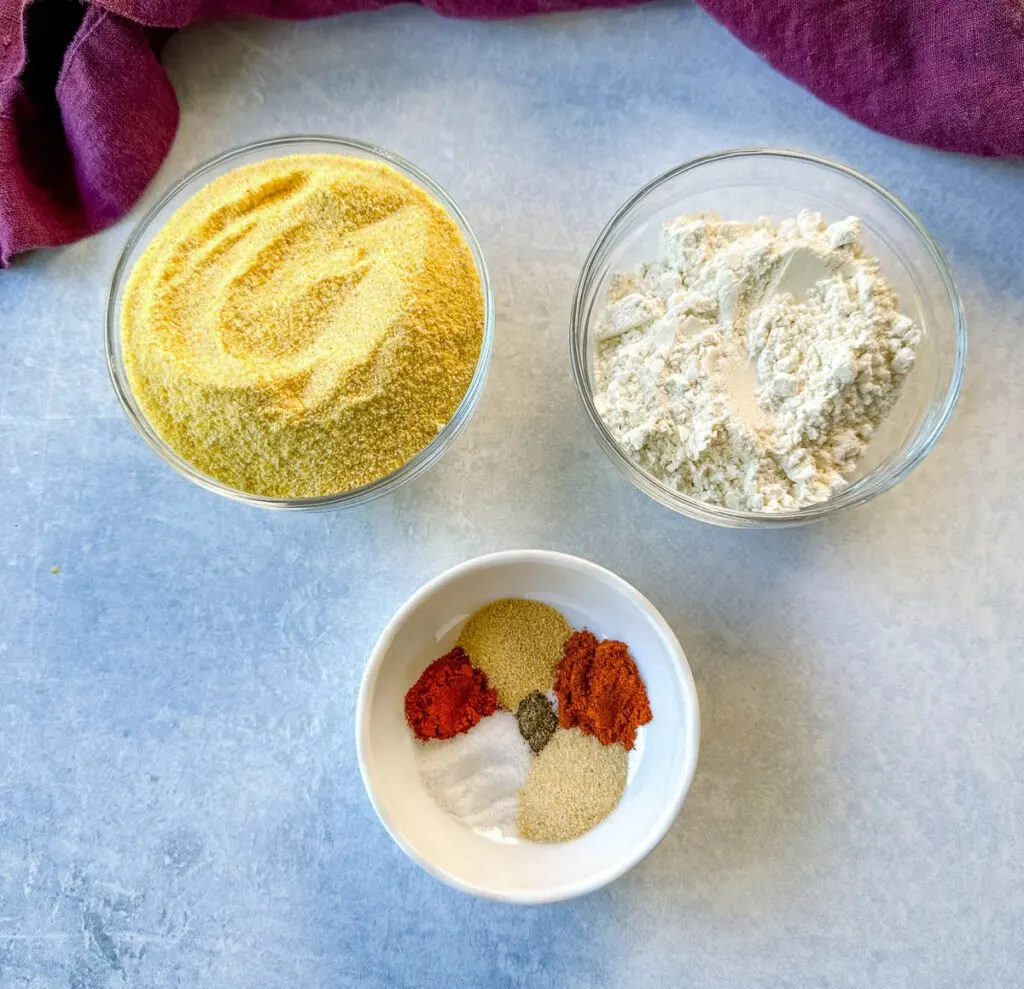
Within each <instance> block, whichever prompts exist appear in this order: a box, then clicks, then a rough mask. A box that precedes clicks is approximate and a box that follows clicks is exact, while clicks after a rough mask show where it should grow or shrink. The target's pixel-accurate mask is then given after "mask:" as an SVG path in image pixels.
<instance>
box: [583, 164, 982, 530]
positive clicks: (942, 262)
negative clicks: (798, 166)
mask: <svg viewBox="0 0 1024 989" xmlns="http://www.w3.org/2000/svg"><path fill="white" fill-rule="evenodd" d="M744 158H746V159H751V160H754V159H765V158H775V159H779V160H781V161H797V162H801V163H805V164H810V165H812V166H817V167H820V168H824V169H826V170H828V171H833V172H837V173H839V174H841V175H843V176H844V177H846V178H849V179H853V180H854V181H855V182H857V183H859V184H860V185H862V186H864V187H866V188H867V189H868V190H869V191H870V192H873V193H875V195H877V196H879V197H880V198H881V199H883V200H884V201H885V202H886V203H888V204H889V205H890V206H891V207H892V208H893V209H895V211H896V212H897V213H898V214H899V215H900V216H901V217H902V218H903V220H904V221H905V222H906V223H907V224H908V225H909V226H910V228H911V229H912V230H913V231H914V232H915V233H916V234H917V236H918V239H919V241H920V243H921V244H922V245H923V246H924V247H925V249H926V250H927V252H928V254H929V256H930V258H931V260H932V262H933V263H934V265H935V268H936V270H937V271H938V274H939V276H940V278H941V280H942V284H943V287H944V288H945V290H946V296H947V302H948V304H949V306H950V309H951V311H952V315H953V333H954V336H955V358H954V366H953V373H952V376H951V379H950V382H949V385H948V387H947V388H946V393H945V395H944V396H943V398H942V403H941V407H940V412H939V415H938V418H937V419H936V420H935V422H934V423H933V424H932V426H931V427H930V429H929V430H928V432H927V434H926V435H925V436H924V438H923V440H922V442H921V443H920V445H919V448H918V449H916V450H914V451H913V453H912V455H911V456H908V457H906V459H905V460H903V461H902V462H900V463H897V464H895V465H894V464H891V463H889V462H888V461H883V462H882V463H880V464H878V465H877V466H876V467H875V468H874V469H873V470H871V471H869V472H868V473H867V474H865V475H864V476H863V477H861V478H858V479H857V480H856V481H854V482H853V483H852V484H851V485H850V486H849V487H847V488H844V489H843V490H842V491H840V492H839V493H838V494H836V495H835V496H834V497H832V498H830V499H829V500H828V501H824V502H820V503H818V504H815V505H808V506H805V507H803V508H798V509H795V510H793V511H788V512H753V511H744V510H740V509H734V508H726V507H724V506H721V505H714V504H711V503H709V502H704V501H700V500H699V499H697V498H693V497H691V496H689V495H685V494H682V493H680V492H678V491H675V490H673V489H672V488H670V487H669V486H668V485H666V484H664V483H663V482H662V481H660V480H658V479H657V478H656V477H654V476H653V475H652V474H649V473H648V472H647V471H646V470H644V469H643V468H642V467H641V466H640V465H639V464H637V463H636V462H635V461H633V460H632V459H631V458H630V457H628V456H627V455H626V453H625V452H624V451H623V449H622V448H621V446H620V445H619V443H618V441H617V440H616V439H615V438H614V437H613V436H612V434H611V432H610V431H609V429H608V427H607V426H606V425H605V424H604V420H603V419H602V418H601V416H600V413H598V411H597V406H596V405H595V404H594V398H593V394H592V390H591V386H590V379H589V376H588V374H587V354H586V348H585V346H584V342H585V340H586V337H587V332H588V326H587V314H588V313H587V311H586V309H587V307H586V298H585V297H586V295H587V293H588V291H589V289H590V287H591V283H592V282H593V280H594V277H595V275H596V274H597V270H598V266H599V262H600V261H601V259H602V257H603V255H604V254H605V252H606V249H610V248H611V247H612V246H613V245H614V240H615V237H616V235H617V233H618V231H619V227H620V225H621V223H622V222H623V220H625V219H626V217H627V216H628V215H629V214H630V213H631V212H632V211H633V209H634V208H635V207H636V206H638V205H639V204H640V203H641V202H643V201H644V200H645V199H646V198H647V196H648V195H650V194H651V193H653V192H654V191H655V190H657V189H659V188H660V187H661V186H663V185H665V184H666V183H668V182H671V181H672V180H673V179H676V178H678V177H679V176H681V175H684V174H685V173H687V172H690V171H694V170H696V169H698V168H702V167H705V166H708V165H714V164H716V163H718V162H722V161H726V160H730V159H744ZM569 356H570V361H571V363H572V375H573V383H574V384H575V386H576V393H577V396H578V397H579V399H580V402H581V403H582V404H583V408H584V411H585V412H586V414H587V415H586V418H587V420H588V421H589V423H590V426H591V428H592V429H593V430H594V432H595V434H596V436H597V439H598V441H599V443H600V445H601V446H602V448H603V449H604V450H605V452H606V453H607V454H608V455H609V456H610V457H611V458H612V461H613V462H614V463H615V464H616V466H617V467H619V469H620V470H622V471H623V472H624V473H625V474H626V476H627V477H629V479H630V480H631V481H632V482H633V483H634V485H636V486H637V487H638V488H640V489H641V490H642V491H643V492H644V493H645V494H647V495H649V496H650V497H652V498H653V499H654V500H655V501H658V502H659V503H660V504H662V505H664V506H665V507H666V508H670V509H672V510H673V511H676V512H678V513H680V514H682V515H686V516H688V517H690V518H693V519H697V520H700V521H704V522H710V523H712V524H714V525H722V526H729V527H733V528H748V527H761V526H765V527H767V526H775V527H782V526H791V525H802V524H804V523H807V522H813V521H815V520H818V519H822V518H824V517H826V516H828V515H832V514H834V513H836V512H838V511H841V510H843V509H846V508H852V507H854V506H855V505H862V504H864V503H865V502H867V501H870V500H871V499H872V498H875V497H877V496H878V495H880V494H884V493H885V492H886V491H889V490H891V489H892V488H894V487H895V486H896V485H897V484H898V483H899V482H900V481H902V480H903V479H904V478H906V477H907V476H908V475H909V474H910V473H911V472H912V471H913V470H914V469H915V468H916V467H917V466H918V465H919V464H920V463H921V461H922V460H923V459H924V458H925V457H926V456H927V455H928V454H929V453H930V452H931V450H932V449H933V448H934V446H935V444H936V443H937V442H938V440H939V437H940V436H941V435H942V432H943V430H944V429H945V428H946V425H947V423H948V422H949V419H950V416H951V415H952V414H953V409H954V407H955V406H956V403H957V399H958V397H959V395H960V389H961V386H962V384H963V378H964V369H965V364H966V360H967V324H966V319H965V317H964V312H963V304H962V302H961V300H960V294H959V292H958V291H957V288H956V283H955V281H954V279H953V273H952V270H951V269H950V266H949V262H948V261H946V258H945V255H944V254H943V253H942V249H941V248H940V247H939V245H938V244H937V243H936V241H935V239H934V238H933V237H932V235H931V234H930V233H929V232H928V230H927V229H926V227H925V226H924V224H923V223H922V222H921V220H920V218H919V217H918V216H917V214H916V213H914V212H913V211H912V210H911V209H910V208H909V207H908V206H906V205H905V204H904V203H903V202H902V201H901V200H900V199H898V198H897V197H896V196H895V195H893V194H892V193H891V192H889V191H888V190H887V189H886V188H884V187H883V186H881V185H879V183H877V182H876V181H875V180H874V179H872V178H869V177H868V176H867V175H864V174H863V173H862V172H858V171H857V170H856V169H854V168H851V167H850V166H849V165H844V164H842V163H841V162H838V161H832V160H831V159H829V158H823V157H821V156H820V155H814V154H810V153H808V152H805V151H797V150H791V149H787V148H760V147H749V148H730V149H727V150H723V151H716V152H713V153H711V154H707V155H701V156H699V157H697V158H692V159H690V160H689V161H686V162H683V163H682V164H680V165H676V166H674V167H672V168H670V169H668V170H667V171H665V172H662V173H661V174H660V175H658V176H656V177H655V178H653V179H652V180H651V181H649V182H647V183H646V184H644V185H643V186H641V187H640V188H639V189H638V190H637V191H636V192H634V193H633V194H632V195H631V196H630V197H629V198H628V199H627V200H626V201H625V202H624V203H623V204H622V205H621V206H620V207H619V208H618V209H617V210H616V211H615V212H614V213H613V214H612V217H611V219H610V220H609V221H608V222H607V223H606V224H605V225H604V227H603V229H602V230H601V232H600V234H598V236H597V239H596V241H595V242H594V245H593V247H591V249H590V251H589V253H588V254H587V257H586V260H585V261H584V263H583V268H582V269H581V271H580V276H579V278H578V280H577V282H576V290H575V292H574V294H573V300H572V309H571V313H570V318H569ZM933 406H934V403H933ZM918 429H920V424H918ZM916 440H917V434H915V436H914V440H912V442H914V441H916ZM884 469H889V470H890V471H891V473H890V474H889V475H888V476H886V477H885V478H884V480H883V481H882V483H878V482H879V475H880V473H881V472H882V471H883V470H884ZM872 481H874V483H872Z"/></svg>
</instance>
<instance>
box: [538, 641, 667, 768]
mask: <svg viewBox="0 0 1024 989" xmlns="http://www.w3.org/2000/svg"><path fill="white" fill-rule="evenodd" d="M555 694H556V695H557V697H558V723H559V724H560V725H561V726H562V727H563V728H576V727H578V728H579V729H580V730H581V731H584V732H586V733H588V734H590V735H596V736H597V738H598V741H600V742H601V744H602V745H611V744H613V743H614V742H621V743H622V745H623V746H624V747H625V748H626V749H631V748H633V744H634V743H635V742H636V730H637V728H638V727H639V726H640V725H645V724H647V722H648V721H650V720H651V718H652V715H651V705H650V702H649V701H648V699H647V690H646V688H645V687H644V682H643V680H642V679H641V678H640V671H639V670H638V669H637V668H636V663H635V662H634V661H633V657H632V656H630V654H629V648H628V647H627V646H626V643H625V642H618V641H616V640H614V639H606V640H605V641H604V642H598V641H597V636H595V635H594V634H593V633H592V632H588V631H587V630H586V629H583V630H582V631H579V632H574V633H573V634H572V635H571V636H570V637H569V639H568V641H567V642H566V643H565V654H564V656H563V657H562V661H561V663H559V665H558V673H557V676H556V679H555Z"/></svg>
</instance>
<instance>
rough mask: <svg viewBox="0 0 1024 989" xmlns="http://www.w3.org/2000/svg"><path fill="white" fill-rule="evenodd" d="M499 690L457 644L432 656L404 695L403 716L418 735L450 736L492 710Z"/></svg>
mask: <svg viewBox="0 0 1024 989" xmlns="http://www.w3.org/2000/svg"><path fill="white" fill-rule="evenodd" d="M497 706H498V693H497V691H495V690H491V689H490V688H489V687H488V686H487V675H486V674H485V673H484V672H483V671H482V670H478V669H477V668H476V667H475V666H473V664H472V663H470V661H469V657H468V656H467V655H466V654H465V653H464V652H463V651H462V650H461V649H459V648H458V647H456V648H455V649H453V650H452V651H451V652H450V653H447V654H445V655H444V656H442V657H441V658H440V659H435V660H434V662H432V663H431V664H430V665H429V666H428V667H427V668H426V669H425V670H424V671H423V673H422V675H421V676H420V678H419V679H418V680H417V681H416V682H415V683H414V684H413V685H412V686H411V687H410V688H409V690H408V692H407V693H406V695H405V720H406V721H408V722H409V727H410V728H411V729H412V730H413V733H414V734H415V735H416V737H417V738H419V739H421V740H423V741H427V740H428V739H431V738H452V737H453V736H454V735H458V734H460V733H461V732H464V731H469V729H470V728H472V727H473V726H474V725H475V724H476V723H477V722H478V721H479V720H480V719H481V718H485V717H487V716H488V715H489V714H494V711H495V708H496V707H497Z"/></svg>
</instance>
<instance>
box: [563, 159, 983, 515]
mask: <svg viewBox="0 0 1024 989" xmlns="http://www.w3.org/2000/svg"><path fill="white" fill-rule="evenodd" d="M801 209H814V210H818V211H820V212H821V213H822V214H823V215H824V217H825V219H826V221H829V222H831V221H833V220H839V219H842V218H843V217H846V216H849V215H854V216H858V217H860V218H861V220H862V222H863V235H862V243H863V244H864V246H865V248H866V249H867V250H868V251H869V252H870V253H872V254H874V255H875V256H876V257H877V258H878V259H879V261H880V262H881V265H882V273H883V274H884V275H885V276H886V277H887V278H888V280H889V281H890V283H891V284H892V286H893V288H894V289H895V291H896V293H897V295H898V297H899V301H900V310H901V311H902V312H903V313H905V314H906V315H907V316H910V317H911V318H912V319H914V320H915V322H917V324H918V325H919V326H920V328H921V331H922V335H921V343H920V347H919V350H918V357H917V362H916V364H915V366H914V368H913V370H912V371H911V372H910V374H909V375H908V376H907V378H906V380H905V382H904V387H903V393H902V394H901V396H900V398H899V401H898V402H897V403H896V406H895V408H894V409H893V411H892V413H891V414H890V416H889V418H888V419H887V420H886V421H885V422H884V423H882V424H881V425H880V426H879V427H878V429H877V430H876V432H875V435H874V436H873V438H872V440H871V442H870V444H869V445H868V448H867V450H866V452H865V455H864V457H863V458H862V460H861V462H860V464H859V465H858V470H857V473H855V474H854V475H853V476H852V477H851V483H850V484H849V486H848V487H846V488H844V489H843V490H842V491H840V492H839V493H837V494H836V495H834V496H833V497H832V498H831V499H829V500H828V501H825V502H822V503H820V504H816V505H811V506H808V507H805V508H800V509H796V510H793V511H787V512H776V513H769V512H751V511H741V510H735V509H729V508H725V507H722V506H719V505H713V504H709V503H707V502H704V501H700V500H698V499H696V498H693V497H690V496H688V495H685V494H681V493H679V492H678V491H675V490H673V489H672V488H670V487H669V486H667V485H666V484H663V483H662V482H661V481H659V480H658V479H656V478H655V477H653V476H652V475H651V474H649V473H648V472H647V471H646V470H644V469H643V468H642V467H641V466H640V465H639V464H637V463H636V462H635V461H634V460H632V459H631V458H630V456H629V455H628V454H627V453H626V452H625V451H624V450H623V449H622V448H621V447H620V446H619V444H618V443H617V442H616V440H615V438H614V437H613V436H612V434H611V432H610V431H609V430H608V428H607V427H606V426H605V424H604V422H603V421H602V419H601V416H600V415H599V414H598V411H597V407H596V406H595V404H594V355H595V350H596V334H595V329H594V323H595V319H596V316H597V313H598V312H599V310H600V307H601V305H602V304H603V302H604V298H605V294H606V292H607V289H608V283H609V281H610V279H611V276H612V275H613V274H615V273H616V272H620V271H625V270H631V269H633V268H634V267H635V266H636V264H637V263H638V262H640V261H645V260H648V261H649V260H654V259H655V258H657V257H658V253H659V252H658V235H659V233H660V229H661V226H662V224H663V223H664V222H665V221H667V220H671V219H674V218H675V217H677V216H680V215H681V214H684V213H697V212H702V211H706V210H714V211H715V212H717V213H718V214H720V215H721V216H722V218H723V219H726V220H747V221H753V220H756V219H757V218H758V217H759V216H768V217H769V218H771V219H773V220H776V221H778V220H781V219H784V218H785V217H787V216H794V215H796V213H797V212H799V211H800V210H801ZM570 332H571V340H570V349H571V359H572V369H573V377H574V379H575V383H576V390H577V392H578V393H579V397H580V400H581V401H582V403H583V407H584V409H585V410H586V414H587V418H588V419H589V421H590V424H591V426H592V427H593V429H594V431H595V432H596V434H597V438H598V440H599V442H600V444H601V446H602V447H603V448H604V450H605V452H606V453H607V454H608V455H609V456H610V457H611V459H612V461H613V462H614V463H615V464H616V466H618V467H619V468H620V469H621V470H622V471H623V472H624V473H625V474H626V476H627V477H628V478H629V479H630V480H631V481H632V482H633V483H634V484H635V485H636V486H637V487H638V488H640V490H641V491H644V492H645V493H646V494H648V495H650V496H651V497H652V498H654V499H655V500H656V501H658V502H660V503H661V504H663V505H665V506H667V507H668V508H671V509H672V510H673V511H676V512H679V513H680V514H682V515H687V516H689V517H690V518H694V519H700V520H701V521H704V522H711V523H714V524H716V525H724V526H732V527H735V528H753V527H760V526H776V527H777V526H787V525H802V524H804V523H806V522H812V521H815V520H817V519H823V518H825V517H826V516H829V515H834V514H835V513H836V512H839V511H842V510H843V509H846V508H850V507H852V506H854V505H861V504H863V503H864V502H866V501H870V500H871V499H872V498H874V497H876V496H877V495H880V494H882V493H883V492H885V491H888V490H889V489H890V488H892V487H893V486H894V485H896V484H898V483H899V482H900V481H901V480H903V478H905V477H906V476H907V475H908V474H909V473H910V472H911V471H912V470H913V469H914V468H915V467H916V466H917V465H918V464H919V463H920V462H921V461H922V460H923V459H924V457H925V455H926V454H927V453H928V451H929V450H931V448H932V447H933V446H934V445H935V443H936V441H937V440H938V438H939V436H940V435H941V433H942V430H943V429H944V428H945V426H946V423H947V422H948V421H949V417H950V415H951V413H952V411H953V406H954V405H955V404H956V400H957V395H958V394H959V391H960V384H961V381H962V379H963V373H964V360H965V357H966V351H967V335H966V327H965V324H964V315H963V310H962V308H961V304H960V297H959V296H958V294H957V290H956V286H955V284H954V283H953V276H952V273H951V272H950V270H949V265H948V264H947V263H946V260H945V258H944V257H943V256H942V252H941V250H940V249H939V247H938V245H937V244H936V243H935V241H934V240H933V239H932V237H931V236H930V235H929V234H928V232H927V231H926V230H925V228H924V226H923V225H922V224H921V221H920V220H918V219H917V217H916V216H914V214H913V213H911V211H910V210H909V209H907V207H906V206H904V205H903V204H902V203H901V202H900V201H899V200H898V199H897V198H896V197H895V196H893V195H892V194H891V193H889V192H887V191H886V190H885V189H883V188H882V187H881V186H880V185H878V184H877V183H876V182H873V181H872V180H871V179H869V178H867V177H866V176H864V175H861V174H859V173H858V172H855V171H854V170H853V169H851V168H847V167H846V166H845V165H840V164H838V163H836V162H832V161H828V160H826V159H824V158H817V157H815V156H813V155H808V154H803V153H800V152H796V151H777V150H771V149H760V148H749V149H738V150H735V151H723V152H719V153H717V154H713V155H708V156H706V157H704V158H697V159H695V160H694V161H691V162H688V163H686V164H684V165H679V166H678V167H676V168H673V169H672V170H670V171H668V172H666V173H665V174H664V175H661V176H659V177H658V178H656V179H655V180H654V181H653V182H650V183H649V184H648V185H646V186H644V187H643V188H642V189H641V190H640V191H639V192H637V193H636V194H635V195H634V196H633V197H632V198H631V199H629V200H628V201H627V202H626V203H625V204H624V205H623V206H622V207H621V208H620V209H619V210H618V212H616V213H615V215H614V216H613V217H612V219H611V220H610V221H609V223H608V225H607V226H606V227H605V228H604V230H603V231H602V232H601V235H600V236H599V237H598V238H597V243H596V244H595V245H594V247H593V248H592V249H591V251H590V255H589V256H588V257H587V260H586V263H585V264H584V266H583V271H582V273H581V275H580V278H579V282H578V283H577V286H576V295H575V298H574V300H573V306H572V317H571V330H570Z"/></svg>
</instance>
